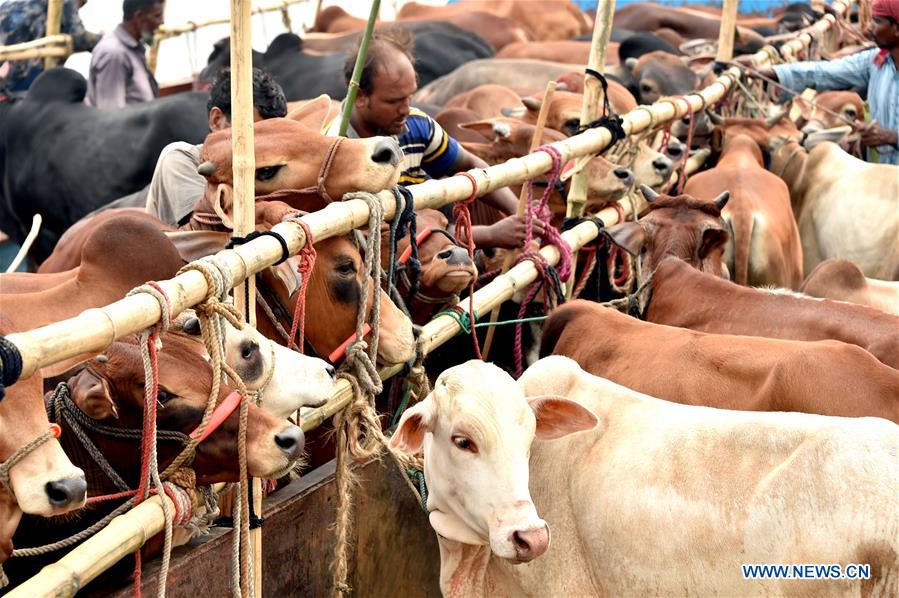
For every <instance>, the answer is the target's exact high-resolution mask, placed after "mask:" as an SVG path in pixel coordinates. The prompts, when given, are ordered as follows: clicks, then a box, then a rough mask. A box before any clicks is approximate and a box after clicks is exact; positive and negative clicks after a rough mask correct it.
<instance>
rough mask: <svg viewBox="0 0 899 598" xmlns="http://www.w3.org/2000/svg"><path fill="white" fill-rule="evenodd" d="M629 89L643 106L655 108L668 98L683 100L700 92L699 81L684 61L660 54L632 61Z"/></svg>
mask: <svg viewBox="0 0 899 598" xmlns="http://www.w3.org/2000/svg"><path fill="white" fill-rule="evenodd" d="M625 67H626V68H627V70H628V72H629V73H630V77H631V80H630V83H629V85H628V89H630V92H631V93H632V94H634V97H635V98H636V99H637V101H638V102H640V103H641V104H652V103H653V102H655V101H657V100H659V99H661V98H662V97H665V96H679V95H683V94H685V93H690V92H691V91H693V90H694V89H696V87H697V84H698V83H699V78H698V77H697V75H696V73H694V72H693V71H692V70H691V69H690V67H689V66H687V64H686V63H685V62H684V61H683V60H681V58H680V57H678V56H674V55H672V54H669V53H668V52H663V51H661V50H656V51H654V52H649V53H647V54H644V55H643V56H641V57H640V58H636V59H635V58H629V59H627V60H626V61H625Z"/></svg>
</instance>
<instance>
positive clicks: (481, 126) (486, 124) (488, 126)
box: [459, 120, 495, 139]
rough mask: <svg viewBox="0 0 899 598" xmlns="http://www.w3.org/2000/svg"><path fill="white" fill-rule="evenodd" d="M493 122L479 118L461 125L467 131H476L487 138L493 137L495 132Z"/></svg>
mask: <svg viewBox="0 0 899 598" xmlns="http://www.w3.org/2000/svg"><path fill="white" fill-rule="evenodd" d="M493 124H494V123H493V122H492V121H490V120H477V121H475V122H470V123H464V124H461V125H459V128H460V129H465V130H466V131H474V132H475V133H477V134H478V135H483V136H484V137H485V138H486V139H493V136H494V134H495V131H494V127H493Z"/></svg>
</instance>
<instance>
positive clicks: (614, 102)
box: [503, 81, 637, 135]
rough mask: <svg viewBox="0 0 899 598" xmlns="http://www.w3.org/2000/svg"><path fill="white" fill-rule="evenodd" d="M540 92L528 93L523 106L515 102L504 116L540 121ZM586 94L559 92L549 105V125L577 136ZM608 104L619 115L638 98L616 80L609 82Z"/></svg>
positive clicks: (634, 104) (532, 122)
mask: <svg viewBox="0 0 899 598" xmlns="http://www.w3.org/2000/svg"><path fill="white" fill-rule="evenodd" d="M544 93H545V92H543V91H541V92H539V93H536V94H534V95H533V96H528V97H526V98H523V99H522V100H521V103H522V104H524V108H521V107H519V105H517V104H516V105H514V106H512V107H510V108H509V109H507V110H504V111H503V114H504V115H505V116H511V117H513V118H518V119H521V120H522V121H524V122H526V123H530V124H536V123H537V115H538V114H539V113H540V107H541V106H543V95H544ZM583 99H584V94H581V93H573V92H570V91H556V92H555V93H554V94H553V99H552V104H551V105H550V107H549V114H548V115H547V117H546V126H547V127H549V128H550V129H555V130H556V131H561V132H562V133H565V134H566V135H574V134H575V133H577V129H578V127H579V126H580V124H581V122H580V121H581V104H582V103H583ZM609 103H610V104H611V107H612V111H613V112H615V113H617V114H625V113H627V112H630V111H631V110H633V109H634V108H636V107H637V101H636V100H634V96H632V95H631V93H630V92H629V91H628V90H627V89H626V88H625V87H624V86H623V85H621V84H620V83H615V82H614V81H610V82H609Z"/></svg>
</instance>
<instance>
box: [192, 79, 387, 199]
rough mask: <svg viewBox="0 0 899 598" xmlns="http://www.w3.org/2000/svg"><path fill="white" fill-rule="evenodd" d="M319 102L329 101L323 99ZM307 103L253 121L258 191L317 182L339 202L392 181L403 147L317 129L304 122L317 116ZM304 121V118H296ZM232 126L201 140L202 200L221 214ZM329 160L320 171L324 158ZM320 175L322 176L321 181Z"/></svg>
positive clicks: (227, 190)
mask: <svg viewBox="0 0 899 598" xmlns="http://www.w3.org/2000/svg"><path fill="white" fill-rule="evenodd" d="M323 100H324V101H327V102H330V100H328V99H327V97H324V96H323ZM318 108H319V106H318V105H317V104H316V103H315V102H312V103H309V104H307V105H305V106H303V107H302V108H300V109H298V110H296V111H294V112H291V113H290V114H288V116H287V118H270V119H267V120H263V121H259V122H257V123H255V125H254V140H255V141H254V145H255V153H256V180H255V190H256V195H267V194H270V193H273V192H275V191H280V190H283V189H307V188H315V187H317V186H318V185H319V184H321V185H322V186H323V188H324V190H325V192H326V193H327V194H328V196H330V197H331V198H333V199H335V200H337V199H339V198H340V197H342V196H343V195H344V194H345V193H348V192H350V191H370V192H377V191H380V190H382V189H386V188H388V187H392V186H394V185H396V183H397V181H398V180H399V174H400V159H401V158H402V151H401V150H400V149H399V146H398V145H397V143H396V141H395V140H394V139H392V138H389V137H370V138H367V139H344V140H343V141H341V142H339V145H336V146H335V145H334V144H335V143H337V139H338V138H336V137H326V136H324V135H322V134H320V133H319V132H318V131H319V130H320V129H319V127H317V126H315V124H314V123H311V122H309V121H306V120H303V119H304V117H305V115H307V114H308V113H309V112H313V113H315V114H320V111H319V110H318ZM300 120H302V121H303V122H300ZM231 132H232V130H231V129H226V130H223V131H216V132H213V133H210V134H209V136H208V137H207V138H206V141H205V142H204V143H203V152H202V159H203V160H204V162H203V163H202V164H201V165H200V167H199V168H198V172H199V173H200V174H202V175H203V176H205V177H206V180H207V185H206V194H205V195H206V200H207V201H208V203H209V204H210V205H211V206H214V207H217V208H218V209H216V212H219V211H220V210H221V211H222V212H225V213H230V211H231V204H232V198H231V193H232V192H231V189H232V187H233V175H232V158H233V156H232V152H231ZM328 159H330V163H329V164H328V165H327V166H326V167H325V168H324V169H323V168H322V167H323V165H325V161H326V160H328ZM320 173H322V174H324V180H323V181H319V180H318V179H319V175H320Z"/></svg>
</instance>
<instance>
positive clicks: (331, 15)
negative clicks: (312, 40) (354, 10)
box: [309, 6, 368, 33]
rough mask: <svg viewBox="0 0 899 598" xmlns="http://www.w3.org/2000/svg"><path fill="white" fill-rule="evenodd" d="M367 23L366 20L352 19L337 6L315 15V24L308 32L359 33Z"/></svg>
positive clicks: (328, 7)
mask: <svg viewBox="0 0 899 598" xmlns="http://www.w3.org/2000/svg"><path fill="white" fill-rule="evenodd" d="M367 22H368V21H367V20H366V19H360V18H359V17H354V16H353V15H351V14H350V13H348V12H347V11H345V10H344V9H343V8H341V7H339V6H327V7H325V8H323V9H321V11H319V13H318V14H317V15H315V23H314V24H313V25H312V29H310V30H309V31H313V32H318V33H345V32H347V31H361V30H362V29H365V25H366V23H367Z"/></svg>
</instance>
